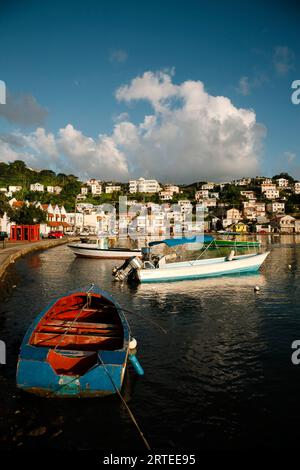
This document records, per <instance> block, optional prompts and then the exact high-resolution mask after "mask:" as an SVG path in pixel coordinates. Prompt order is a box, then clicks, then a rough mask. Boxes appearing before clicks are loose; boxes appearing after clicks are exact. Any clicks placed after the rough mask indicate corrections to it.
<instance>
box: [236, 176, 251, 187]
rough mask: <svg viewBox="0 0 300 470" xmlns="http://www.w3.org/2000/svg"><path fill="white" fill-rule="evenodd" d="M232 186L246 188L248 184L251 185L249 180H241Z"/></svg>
mask: <svg viewBox="0 0 300 470" xmlns="http://www.w3.org/2000/svg"><path fill="white" fill-rule="evenodd" d="M234 184H235V185H236V186H248V185H249V184H251V178H241V179H239V180H236V181H235V182H234Z"/></svg>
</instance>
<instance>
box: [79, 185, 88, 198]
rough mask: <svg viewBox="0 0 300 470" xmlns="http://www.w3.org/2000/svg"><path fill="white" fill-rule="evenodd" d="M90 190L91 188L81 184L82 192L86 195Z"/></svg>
mask: <svg viewBox="0 0 300 470" xmlns="http://www.w3.org/2000/svg"><path fill="white" fill-rule="evenodd" d="M88 192H89V188H88V187H87V186H81V188H80V193H81V194H83V195H84V196H86V195H87V194H88Z"/></svg>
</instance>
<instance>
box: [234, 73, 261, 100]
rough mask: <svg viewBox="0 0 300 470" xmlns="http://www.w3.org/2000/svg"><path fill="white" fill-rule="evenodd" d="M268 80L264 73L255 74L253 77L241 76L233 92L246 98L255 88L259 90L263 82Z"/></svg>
mask: <svg viewBox="0 0 300 470" xmlns="http://www.w3.org/2000/svg"><path fill="white" fill-rule="evenodd" d="M268 81H269V78H268V77H267V75H266V74H264V73H257V74H256V76H254V77H251V78H249V77H247V76H243V77H241V78H240V80H239V83H238V86H237V87H236V88H235V91H236V92H237V93H238V94H240V95H243V96H248V95H250V94H251V93H252V91H253V90H255V89H256V88H260V87H261V86H262V85H263V84H264V83H265V82H268Z"/></svg>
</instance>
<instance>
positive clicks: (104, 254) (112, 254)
mask: <svg viewBox="0 0 300 470" xmlns="http://www.w3.org/2000/svg"><path fill="white" fill-rule="evenodd" d="M105 242H106V240H104V239H98V240H89V241H88V242H84V243H71V244H70V245H68V247H69V248H70V249H71V250H72V251H73V253H74V254H75V255H76V256H79V257H82V258H101V259H128V258H131V257H132V256H139V257H141V256H142V253H141V250H137V249H130V248H122V247H108V246H107V243H105Z"/></svg>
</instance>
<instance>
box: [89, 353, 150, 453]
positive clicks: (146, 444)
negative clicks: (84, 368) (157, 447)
mask: <svg viewBox="0 0 300 470" xmlns="http://www.w3.org/2000/svg"><path fill="white" fill-rule="evenodd" d="M98 358H99V359H100V362H101V365H102V366H103V368H104V370H105V372H106V374H107V376H108V377H109V379H110V381H111V383H112V385H113V387H114V389H115V390H116V392H117V394H118V396H119V398H120V400H121V401H122V403H123V405H124V406H125V408H126V411H127V412H128V414H129V417H130V418H131V420H132V422H133V424H134V426H135V427H136V429H137V431H138V433H139V435H140V437H141V439H142V440H143V442H144V444H145V446H146V449H147V450H151V447H150V444H149V442H148V441H147V439H146V438H145V436H144V434H143V432H142V430H141V428H140V426H139V424H138V422H137V420H136V418H135V417H134V414H133V413H132V411H131V409H130V408H129V406H128V405H127V403H126V401H125V400H124V398H123V397H122V395H121V393H120V391H119V389H118V387H117V386H116V384H115V382H114V379H113V378H112V376H111V374H110V373H109V371H108V369H107V367H106V366H105V364H104V362H103V361H102V358H101V356H100V353H99V354H98Z"/></svg>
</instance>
